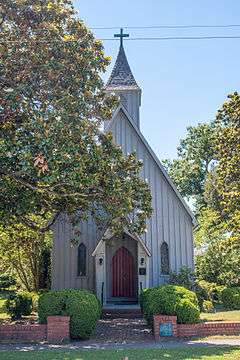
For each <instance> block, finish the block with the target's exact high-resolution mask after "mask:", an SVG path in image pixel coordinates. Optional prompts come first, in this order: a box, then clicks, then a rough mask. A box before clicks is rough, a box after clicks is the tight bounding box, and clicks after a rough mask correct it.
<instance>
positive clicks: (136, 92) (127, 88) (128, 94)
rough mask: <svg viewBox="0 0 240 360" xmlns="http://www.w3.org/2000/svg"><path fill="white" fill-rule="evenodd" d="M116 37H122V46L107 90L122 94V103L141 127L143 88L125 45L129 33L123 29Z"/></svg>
mask: <svg viewBox="0 0 240 360" xmlns="http://www.w3.org/2000/svg"><path fill="white" fill-rule="evenodd" d="M114 36H115V37H118V38H120V47H119V51H118V56H117V60H116V62H115V65H114V67H113V70H112V73H111V75H110V78H109V79H108V82H107V84H106V90H107V91H111V92H115V94H116V95H119V96H120V101H121V104H122V105H123V106H124V107H125V108H126V110H127V111H128V113H129V114H130V115H131V117H132V119H133V120H134V122H135V123H136V125H137V126H138V127H139V107H140V105H141V89H140V87H139V86H138V84H137V82H136V80H135V78H134V76H133V74H132V71H131V69H130V66H129V64H128V61H127V57H126V54H125V51H124V47H123V38H124V37H128V36H129V34H124V33H123V29H121V30H120V33H119V34H115V35H114Z"/></svg>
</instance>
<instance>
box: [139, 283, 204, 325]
mask: <svg viewBox="0 0 240 360" xmlns="http://www.w3.org/2000/svg"><path fill="white" fill-rule="evenodd" d="M140 304H141V307H142V312H143V315H144V317H145V318H146V320H147V321H148V322H149V323H152V320H153V315H156V314H163V315H176V316H177V317H178V322H179V323H184V324H185V323H194V322H197V321H198V320H199V317H200V309H199V306H198V299H197V296H196V294H195V293H194V292H193V291H190V290H188V289H186V288H184V287H182V286H177V285H162V286H157V287H154V288H149V289H145V290H143V291H142V293H141V295H140Z"/></svg>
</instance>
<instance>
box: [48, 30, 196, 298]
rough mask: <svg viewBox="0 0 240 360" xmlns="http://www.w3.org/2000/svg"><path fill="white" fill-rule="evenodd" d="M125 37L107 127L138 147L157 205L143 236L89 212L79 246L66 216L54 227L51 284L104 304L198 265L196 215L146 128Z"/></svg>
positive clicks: (110, 86)
mask: <svg viewBox="0 0 240 360" xmlns="http://www.w3.org/2000/svg"><path fill="white" fill-rule="evenodd" d="M120 40H121V41H120V48H119V52H118V56H117V60H116V63H115V66H114V68H113V70H112V73H111V76H110V78H109V80H108V82H107V84H106V89H107V91H110V92H115V93H116V94H117V95H119V96H120V99H121V102H120V105H119V106H118V108H117V109H116V110H115V112H114V114H113V116H112V119H111V121H110V122H108V123H107V125H106V127H105V131H111V132H112V133H113V136H114V140H115V142H116V143H117V144H118V145H120V146H121V148H122V150H123V152H124V153H126V154H127V153H130V152H133V151H135V152H136V153H137V156H138V158H139V159H141V160H142V161H143V169H142V174H141V176H142V177H143V178H144V179H148V182H149V185H150V188H151V193H152V207H153V210H154V212H153V214H152V217H151V218H150V219H148V221H147V232H146V233H145V234H144V235H143V236H141V237H138V236H136V235H135V234H130V233H127V232H124V233H123V234H122V235H121V236H119V237H113V236H112V235H111V234H108V233H105V234H102V235H104V237H103V236H102V235H101V234H99V232H98V229H97V228H96V226H95V224H94V222H93V220H92V219H91V218H89V220H88V221H86V222H83V223H82V224H81V225H80V226H81V236H80V241H79V244H78V246H72V244H71V241H70V240H71V235H72V228H71V224H70V223H69V221H68V219H67V218H66V216H64V215H62V216H60V217H59V219H58V221H57V222H56V224H55V227H54V244H53V263H52V288H53V289H63V288H77V289H88V290H90V291H93V292H95V293H96V295H97V296H98V298H99V299H100V300H101V301H102V303H103V304H104V305H107V304H124V303H125V304H129V303H136V302H137V301H138V294H139V292H140V291H141V289H143V288H146V287H151V286H155V285H158V284H163V283H166V282H167V281H168V274H169V272H170V271H178V270H179V269H180V268H181V267H182V266H184V265H186V266H188V267H190V268H192V267H193V226H194V224H195V219H194V216H193V214H192V212H191V211H190V209H189V208H188V206H187V204H186V203H185V201H184V199H183V198H182V197H181V195H180V194H179V192H178V191H177V189H176V187H175V186H174V184H173V183H172V181H171V179H170V178H169V176H168V174H167V173H166V171H165V170H164V168H163V165H162V164H161V162H160V161H159V159H158V158H157V156H156V155H155V153H154V151H153V150H152V149H151V147H150V145H149V144H148V142H147V140H146V139H145V137H144V135H143V134H142V133H141V130H140V117H139V109H140V106H141V89H140V88H139V86H138V85H137V82H136V81H135V79H134V76H133V74H132V72H131V69H130V67H129V64H128V61H127V58H126V55H125V51H124V47H123V44H122V37H121V38H120ZM162 105H163V106H164V104H162ZM103 239H104V240H103Z"/></svg>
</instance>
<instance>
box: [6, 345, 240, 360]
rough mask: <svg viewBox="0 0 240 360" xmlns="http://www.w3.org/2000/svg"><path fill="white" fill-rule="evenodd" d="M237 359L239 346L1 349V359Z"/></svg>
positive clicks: (239, 357) (239, 356)
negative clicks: (129, 348) (135, 348)
mask: <svg viewBox="0 0 240 360" xmlns="http://www.w3.org/2000/svg"><path fill="white" fill-rule="evenodd" d="M125 357H128V360H239V359H240V350H239V348H238V349H236V348H232V347H228V348H226V347H208V348H207V347H201V348H200V347H190V346H189V347H188V348H186V349H180V348H179V349H169V350H164V349H161V350H158V349H154V350H151V349H148V350H147V349H145V350H144V349H138V350H79V351H75V350H72V351H71V350H70V351H65V350H62V351H55V350H40V351H29V352H26V351H22V352H20V351H2V352H0V359H1V360H31V359H34V360H50V359H51V360H58V359H61V360H122V359H125Z"/></svg>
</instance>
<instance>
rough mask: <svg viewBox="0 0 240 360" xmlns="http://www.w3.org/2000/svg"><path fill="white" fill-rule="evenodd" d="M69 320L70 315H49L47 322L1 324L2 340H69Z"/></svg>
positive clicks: (0, 336) (0, 334)
mask: <svg viewBox="0 0 240 360" xmlns="http://www.w3.org/2000/svg"><path fill="white" fill-rule="evenodd" d="M69 322H70V317H69V316H49V317H48V319H47V324H32V325H21V324H16V325H12V324H11V325H7V324H5V325H4V324H3V325H0V341H1V340H5V341H6V340H10V341H11V340H15V341H46V340H47V341H48V342H63V341H68V340H69V338H70V335H69Z"/></svg>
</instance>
